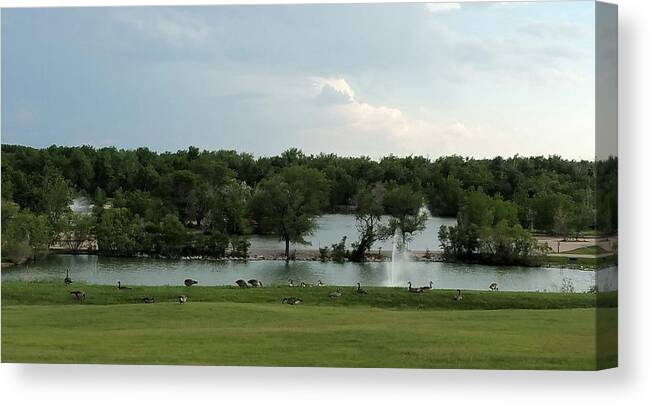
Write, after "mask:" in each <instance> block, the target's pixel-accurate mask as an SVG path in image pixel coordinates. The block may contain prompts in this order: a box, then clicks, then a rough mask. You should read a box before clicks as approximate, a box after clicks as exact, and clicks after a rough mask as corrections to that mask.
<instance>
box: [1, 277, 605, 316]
mask: <svg viewBox="0 0 651 404" xmlns="http://www.w3.org/2000/svg"><path fill="white" fill-rule="evenodd" d="M336 288H337V287H336V286H328V287H312V288H300V287H295V288H290V287H287V286H272V287H265V288H250V289H240V288H237V287H230V286H219V287H206V286H193V287H190V288H187V287H184V286H134V287H133V288H132V289H130V290H122V291H119V290H117V289H116V288H115V287H114V286H108V285H86V284H77V283H75V284H72V285H71V286H69V287H65V286H64V285H63V282H56V283H53V282H3V283H2V304H3V305H18V304H19V305H47V304H78V303H77V302H76V301H75V300H74V299H73V297H72V296H71V295H70V293H69V292H70V291H72V290H82V291H84V292H85V293H86V299H85V301H84V303H83V304H84V305H112V304H128V303H140V301H141V299H142V298H143V297H145V296H152V297H154V298H155V299H156V302H158V303H163V302H170V303H173V302H176V301H177V297H178V296H179V295H181V294H184V295H187V296H188V298H189V300H190V302H212V303H217V302H223V303H268V304H279V303H280V301H281V300H282V298H283V297H288V296H295V297H299V298H301V299H303V305H305V306H333V307H347V306H366V307H376V308H386V309H406V310H408V309H454V310H473V309H484V310H485V309H489V310H495V309H568V308H590V307H595V304H596V295H594V294H588V293H534V292H490V291H464V292H463V296H464V299H463V300H462V301H461V302H456V301H454V300H452V297H453V296H454V295H455V294H456V292H455V291H452V290H444V289H435V290H432V291H429V292H424V293H420V294H416V293H409V292H407V290H406V288H386V287H369V288H366V287H365V288H364V289H365V290H366V291H367V292H368V294H365V295H358V294H355V293H353V289H354V288H353V287H352V286H340V287H339V288H340V290H341V292H342V296H341V297H338V298H336V299H332V298H330V297H328V295H329V293H330V292H332V291H334V290H335V289H336ZM600 297H601V299H600V304H602V305H603V306H604V307H616V305H617V295H616V293H602V294H601V295H600Z"/></svg>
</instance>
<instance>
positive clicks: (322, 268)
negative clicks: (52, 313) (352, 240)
mask: <svg viewBox="0 0 651 404" xmlns="http://www.w3.org/2000/svg"><path fill="white" fill-rule="evenodd" d="M389 264H390V263H386V262H377V263H366V264H355V263H344V264H337V263H332V262H326V263H323V262H316V261H315V262H312V261H309V262H290V263H285V262H284V261H249V262H214V261H194V260H162V259H150V258H111V257H98V256H94V255H77V256H74V255H51V256H50V257H48V258H46V259H44V260H40V261H37V262H34V263H30V264H27V265H21V266H15V267H12V268H4V269H3V270H2V280H3V281H7V280H24V281H38V280H52V281H58V282H61V279H63V278H64V277H65V275H66V268H70V272H71V273H73V272H74V274H75V283H84V282H85V283H93V284H102V285H116V284H117V281H118V280H120V281H121V282H122V284H128V285H130V286H137V285H183V281H184V280H185V279H186V278H188V277H191V278H192V279H195V280H198V281H199V285H203V286H214V285H234V281H235V280H237V279H242V280H244V279H246V280H249V279H257V280H260V281H262V282H263V283H264V285H265V286H267V285H287V280H288V279H292V280H293V281H294V285H300V283H301V282H305V283H314V284H316V283H317V282H318V280H319V279H320V280H322V282H324V283H325V284H328V285H350V286H353V285H356V284H357V282H361V283H362V285H364V286H388V285H390V283H389V271H390V269H389ZM402 274H403V275H404V276H405V277H406V279H396V280H395V283H394V284H393V286H399V287H403V288H404V286H405V285H406V284H407V282H408V281H411V282H412V283H413V284H414V285H427V284H429V282H430V281H433V282H434V287H435V288H437V289H453V290H456V289H459V288H461V289H463V290H487V285H490V284H491V283H492V282H497V283H498V284H499V289H500V291H552V292H557V291H560V290H562V289H563V290H567V291H569V290H571V289H573V290H574V291H575V292H586V291H588V290H590V289H591V288H592V287H593V286H594V284H595V282H597V286H598V288H599V290H602V291H605V290H614V289H616V288H617V269H616V268H607V269H602V270H600V271H599V276H595V272H594V271H580V270H571V269H559V268H523V267H496V266H487V265H468V264H450V263H440V262H430V263H428V262H408V263H406V264H405V267H404V269H403V271H402Z"/></svg>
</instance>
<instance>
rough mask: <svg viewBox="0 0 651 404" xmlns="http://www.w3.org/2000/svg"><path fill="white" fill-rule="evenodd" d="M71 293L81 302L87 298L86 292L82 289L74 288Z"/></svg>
mask: <svg viewBox="0 0 651 404" xmlns="http://www.w3.org/2000/svg"><path fill="white" fill-rule="evenodd" d="M70 294H71V295H72V296H74V298H75V300H77V301H78V302H79V303H81V302H83V301H84V299H85V298H86V293H84V292H83V291H81V290H73V291H72V292H70Z"/></svg>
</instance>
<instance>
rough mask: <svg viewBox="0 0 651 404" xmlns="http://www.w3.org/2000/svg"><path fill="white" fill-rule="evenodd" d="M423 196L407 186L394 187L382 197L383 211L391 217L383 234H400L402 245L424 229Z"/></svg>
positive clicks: (425, 221)
mask: <svg viewBox="0 0 651 404" xmlns="http://www.w3.org/2000/svg"><path fill="white" fill-rule="evenodd" d="M422 207H423V195H422V194H421V193H420V192H417V191H414V190H413V189H412V188H411V187H410V186H408V185H399V186H394V187H393V188H392V189H390V190H389V191H387V192H386V195H385V196H384V209H385V211H386V213H388V214H389V215H391V219H389V225H388V226H387V228H386V232H385V234H387V235H389V234H392V233H395V232H396V230H398V231H399V232H400V236H401V238H402V240H401V241H402V245H403V246H405V245H406V244H407V242H408V241H409V240H410V239H411V238H412V237H413V236H414V234H415V233H419V232H421V231H423V230H424V229H425V225H426V223H427V213H426V212H424V211H422V210H421V208H422Z"/></svg>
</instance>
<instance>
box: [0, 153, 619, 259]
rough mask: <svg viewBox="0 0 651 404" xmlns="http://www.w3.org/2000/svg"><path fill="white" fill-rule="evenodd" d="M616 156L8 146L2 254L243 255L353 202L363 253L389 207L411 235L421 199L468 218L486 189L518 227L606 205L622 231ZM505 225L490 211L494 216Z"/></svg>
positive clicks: (590, 225)
mask: <svg viewBox="0 0 651 404" xmlns="http://www.w3.org/2000/svg"><path fill="white" fill-rule="evenodd" d="M616 163H617V162H616V160H610V162H605V163H601V164H600V167H599V168H598V169H597V168H596V167H595V163H594V162H590V161H568V160H563V159H561V158H560V157H557V156H553V157H548V158H544V157H531V158H525V157H517V156H516V157H512V158H508V159H504V158H501V157H497V158H494V159H490V160H476V159H467V158H462V157H458V156H451V157H443V158H439V159H437V160H429V159H427V158H424V157H418V156H409V157H404V158H399V157H395V156H387V157H384V158H382V159H380V160H379V161H376V160H372V159H370V158H368V157H354V158H353V157H339V156H336V155H332V154H320V155H310V156H307V155H305V154H303V153H302V152H301V151H299V150H296V149H290V150H287V151H286V152H284V153H282V154H281V155H279V156H272V157H257V158H256V157H254V156H252V155H250V154H247V153H237V152H235V151H227V150H219V151H201V150H199V149H197V148H196V147H190V148H189V149H188V150H182V151H178V152H176V153H171V152H165V153H156V152H154V151H151V150H149V149H147V148H139V149H136V150H118V149H116V148H112V147H109V148H101V149H95V148H93V147H90V146H82V147H58V146H51V147H48V148H46V149H34V148H30V147H25V146H17V145H2V199H3V203H2V206H3V213H2V216H3V217H2V218H3V245H2V251H3V257H5V258H6V257H7V256H8V254H10V251H12V254H16V255H29V257H32V256H33V255H34V254H35V253H36V251H38V250H42V249H47V247H48V246H51V245H53V244H55V243H66V245H68V246H69V247H70V248H71V249H73V250H75V249H79V248H80V247H81V244H80V241H81V238H83V237H87V238H91V239H96V242H97V246H98V248H99V250H100V252H102V253H105V254H114V255H133V254H138V253H144V254H154V255H163V256H179V255H184V254H189V255H211V256H223V255H226V254H233V255H239V256H242V255H243V254H244V251H246V250H247V249H248V243H247V242H246V240H245V238H244V237H245V236H246V235H247V234H251V233H258V234H272V235H276V236H277V237H279V239H282V240H284V241H285V243H286V245H287V243H289V242H303V240H304V237H305V235H307V234H309V233H310V232H311V231H313V230H314V226H315V221H314V219H315V217H316V216H317V215H319V214H322V213H326V212H335V211H350V212H353V213H356V214H357V218H358V224H359V226H358V227H359V228H361V229H363V230H365V231H364V232H362V233H363V234H362V236H363V237H362V236H360V240H351V242H354V243H355V244H354V245H353V252H352V253H351V256H355V257H356V259H357V260H363V254H364V252H365V251H367V250H368V249H369V248H370V246H371V245H372V243H373V242H374V241H375V240H377V239H378V238H379V237H381V236H383V235H382V234H380V233H381V232H380V230H381V229H380V227H378V225H379V221H378V219H379V217H380V216H381V215H385V214H388V215H390V216H391V217H392V220H391V221H390V224H391V226H392V229H395V228H399V229H400V230H401V231H402V234H403V236H404V237H406V238H407V237H409V235H410V234H412V233H414V232H418V231H419V230H420V229H422V225H423V220H424V219H423V215H422V213H423V212H422V211H421V209H420V207H421V205H422V204H424V205H425V206H427V207H428V208H429V210H430V212H431V213H432V214H434V215H443V216H457V215H460V220H465V219H463V217H466V216H467V217H468V220H470V221H473V222H474V220H475V219H474V216H473V215H474V214H475V213H474V212H473V211H472V210H473V209H474V208H473V207H472V206H466V207H464V203H465V201H468V200H471V199H473V198H478V196H476V194H477V195H478V194H481V195H484V196H486V197H487V198H490V199H491V200H494V201H501V202H499V203H498V202H495V203H496V206H495V207H494V208H495V209H496V210H497V211H496V212H495V213H494V214H495V215H496V216H498V217H501V216H500V215H506V217H507V218H508V220H507V222H508V225H509V226H510V229H511V230H513V229H514V226H516V225H519V226H520V227H521V228H523V229H528V230H534V231H539V232H545V233H555V234H561V235H563V236H566V237H569V236H572V235H576V234H578V233H579V232H582V231H586V230H589V229H594V227H595V208H596V206H597V205H598V204H600V205H601V206H603V207H604V209H608V212H609V214H608V215H606V216H605V217H600V223H599V224H600V228H602V229H607V230H609V231H614V230H615V229H616V228H617V223H616V220H617V215H616V211H617V205H616V198H615V195H616V188H615V191H614V193H613V192H612V191H608V190H610V189H612V187H610V188H608V189H607V190H605V191H603V192H599V193H598V194H597V192H596V190H595V182H596V178H597V172H599V173H600V174H601V175H603V176H604V178H609V179H610V183H614V184H615V187H616V167H617V164H616ZM76 196H86V197H88V198H89V199H90V200H91V201H92V203H93V204H94V207H95V208H94V210H93V213H92V215H91V217H90V218H88V217H82V216H80V215H73V214H72V213H71V211H70V209H69V207H68V206H69V204H70V202H71V200H72V198H73V197H76ZM375 197H377V200H376V201H375V202H373V199H374V198H375ZM497 205H499V206H497ZM5 207H7V209H5ZM501 210H505V212H501ZM478 220H480V221H481V220H486V221H488V219H486V218H479V219H478ZM486 223H488V222H486ZM499 223H500V221H499V220H493V223H492V225H490V226H489V227H493V226H496V225H498V224H499ZM478 225H479V227H480V228H485V227H486V226H482V223H479V224H478ZM44 234H45V235H46V236H45V238H43V235H44ZM71 235H72V236H71ZM477 248H479V247H477ZM27 250H29V251H28V253H26V252H25V251H27ZM21 251H23V253H22V254H21Z"/></svg>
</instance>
